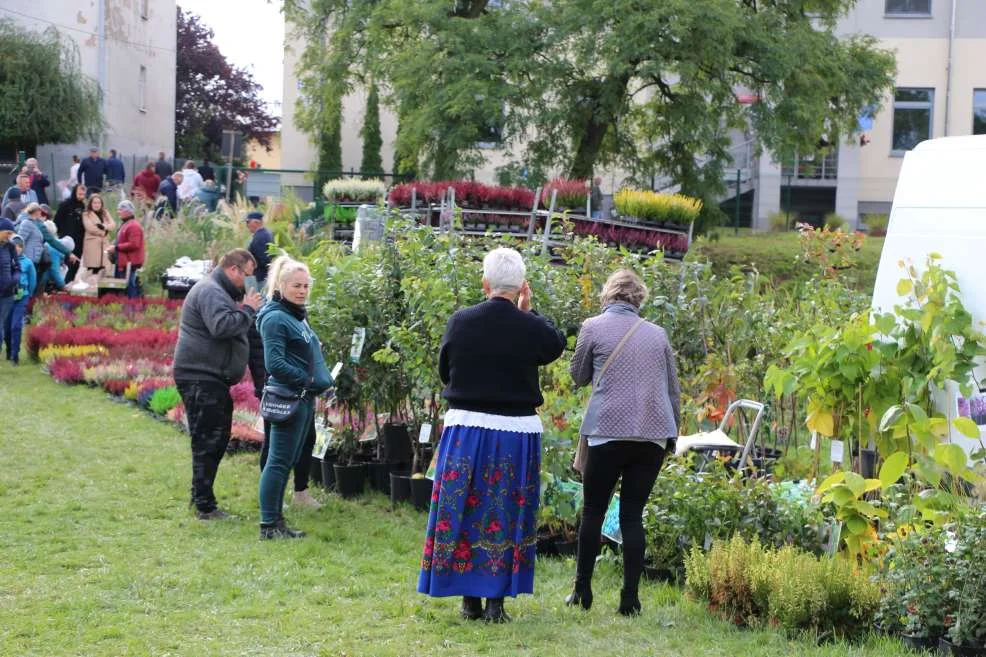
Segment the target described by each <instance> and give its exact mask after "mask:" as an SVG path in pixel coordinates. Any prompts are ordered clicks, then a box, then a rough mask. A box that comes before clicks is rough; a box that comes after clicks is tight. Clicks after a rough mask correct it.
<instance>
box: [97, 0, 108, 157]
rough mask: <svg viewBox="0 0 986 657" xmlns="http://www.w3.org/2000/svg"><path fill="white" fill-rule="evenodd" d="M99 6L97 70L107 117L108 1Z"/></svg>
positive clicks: (99, 2) (100, 98) (103, 0)
mask: <svg viewBox="0 0 986 657" xmlns="http://www.w3.org/2000/svg"><path fill="white" fill-rule="evenodd" d="M96 3H97V4H98V6H99V9H98V13H97V16H98V18H97V32H98V39H99V47H98V49H97V55H96V56H97V57H98V58H99V61H98V62H97V70H98V76H99V103H100V105H101V106H102V113H103V116H104V117H105V116H106V0H96ZM99 141H100V144H99V147H100V150H102V149H103V148H105V146H106V144H105V143H104V142H105V141H106V134H105V133H103V134H102V135H100V138H99Z"/></svg>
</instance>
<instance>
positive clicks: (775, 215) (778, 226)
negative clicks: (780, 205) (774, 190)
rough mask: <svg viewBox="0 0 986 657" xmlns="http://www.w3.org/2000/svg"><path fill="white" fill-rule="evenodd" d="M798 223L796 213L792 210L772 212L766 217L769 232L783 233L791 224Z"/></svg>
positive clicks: (789, 228)
mask: <svg viewBox="0 0 986 657" xmlns="http://www.w3.org/2000/svg"><path fill="white" fill-rule="evenodd" d="M796 223H798V215H797V213H793V212H772V213H771V214H770V216H769V217H767V225H768V226H770V232H772V233H783V232H786V231H789V230H791V226H793V225H795V224H796Z"/></svg>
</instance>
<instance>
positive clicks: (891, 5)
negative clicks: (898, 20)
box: [886, 0, 931, 16]
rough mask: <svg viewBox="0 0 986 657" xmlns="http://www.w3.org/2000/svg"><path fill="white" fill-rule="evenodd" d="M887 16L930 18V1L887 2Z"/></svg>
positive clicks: (891, 0)
mask: <svg viewBox="0 0 986 657" xmlns="http://www.w3.org/2000/svg"><path fill="white" fill-rule="evenodd" d="M886 13H887V16H931V0H887V4H886Z"/></svg>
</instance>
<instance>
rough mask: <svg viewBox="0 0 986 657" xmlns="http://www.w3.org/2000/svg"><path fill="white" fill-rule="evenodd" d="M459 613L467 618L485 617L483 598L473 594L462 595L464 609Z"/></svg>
mask: <svg viewBox="0 0 986 657" xmlns="http://www.w3.org/2000/svg"><path fill="white" fill-rule="evenodd" d="M459 615H460V616H462V617H463V618H465V619H466V620H478V619H480V618H482V617H483V599H482V598H477V597H474V596H471V595H464V596H462V611H460V612H459Z"/></svg>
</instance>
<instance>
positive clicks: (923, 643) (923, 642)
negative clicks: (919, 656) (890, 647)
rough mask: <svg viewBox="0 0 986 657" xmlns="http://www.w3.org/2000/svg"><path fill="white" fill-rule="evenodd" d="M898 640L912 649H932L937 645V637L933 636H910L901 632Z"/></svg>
mask: <svg viewBox="0 0 986 657" xmlns="http://www.w3.org/2000/svg"><path fill="white" fill-rule="evenodd" d="M900 640H901V641H902V642H903V643H904V645H905V646H907V647H908V648H911V649H912V650H934V649H935V648H937V647H938V637H936V636H934V637H932V636H911V635H910V634H901V635H900Z"/></svg>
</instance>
